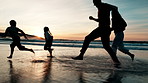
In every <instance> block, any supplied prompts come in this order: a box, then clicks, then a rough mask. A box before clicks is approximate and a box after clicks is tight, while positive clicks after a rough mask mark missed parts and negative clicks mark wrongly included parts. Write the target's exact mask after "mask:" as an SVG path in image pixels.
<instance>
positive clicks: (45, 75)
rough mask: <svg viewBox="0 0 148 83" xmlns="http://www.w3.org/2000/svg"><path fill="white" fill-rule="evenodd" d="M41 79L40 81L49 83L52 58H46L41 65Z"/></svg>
mask: <svg viewBox="0 0 148 83" xmlns="http://www.w3.org/2000/svg"><path fill="white" fill-rule="evenodd" d="M43 70H44V71H43V81H42V83H50V82H51V79H52V76H51V71H52V58H48V59H47V62H46V63H45V64H44V66H43Z"/></svg>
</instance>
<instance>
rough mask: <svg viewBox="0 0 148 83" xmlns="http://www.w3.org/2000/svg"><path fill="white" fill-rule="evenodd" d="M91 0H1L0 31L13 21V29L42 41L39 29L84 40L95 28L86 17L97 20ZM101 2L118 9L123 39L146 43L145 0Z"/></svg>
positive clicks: (146, 7)
mask: <svg viewBox="0 0 148 83" xmlns="http://www.w3.org/2000/svg"><path fill="white" fill-rule="evenodd" d="M92 1H93V0H73V1H71V0H30V1H29V0H4V1H2V2H1V3H0V5H1V7H0V12H1V15H0V19H3V20H0V30H1V31H4V30H5V29H6V27H8V26H9V21H10V20H12V19H13V20H16V22H17V27H19V28H20V29H22V30H23V31H24V32H25V33H26V34H30V35H36V36H38V37H42V38H44V31H43V28H44V27H45V26H47V27H49V29H50V30H51V33H52V34H53V36H54V38H55V39H71V40H84V38H85V36H86V35H88V34H89V33H90V32H91V31H92V30H94V29H95V28H96V27H97V25H98V23H96V22H94V21H90V20H89V19H88V17H89V16H90V15H91V16H94V17H97V9H96V8H95V7H94V5H93V3H92ZM102 1H103V2H106V3H109V4H113V5H116V6H118V8H119V11H120V13H121V15H122V16H123V18H124V19H125V20H126V21H127V24H128V27H127V29H126V33H125V40H131V41H132V40H143V41H148V37H147V36H146V35H148V34H147V32H148V29H147V27H148V24H147V21H148V20H147V18H148V15H147V13H148V11H146V9H148V5H147V3H148V1H147V0H143V1H140V0H139V1H138V0H136V1H135V2H133V1H129V0H102ZM32 3H33V4H32ZM26 4H27V6H26ZM139 32H140V33H139ZM113 35H114V34H113ZM112 39H113V37H111V40H112Z"/></svg>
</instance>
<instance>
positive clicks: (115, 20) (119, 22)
mask: <svg viewBox="0 0 148 83" xmlns="http://www.w3.org/2000/svg"><path fill="white" fill-rule="evenodd" d="M126 26H127V23H126V22H125V20H124V19H123V18H122V16H121V15H120V13H119V12H118V9H117V10H113V11H112V29H113V30H114V33H115V38H114V40H113V44H112V49H113V51H114V52H115V53H117V49H119V50H120V51H121V52H123V53H125V54H128V55H129V56H130V57H131V59H132V61H133V60H134V56H135V55H134V54H132V53H130V52H129V50H128V49H127V48H125V47H124V44H123V39H124V32H123V31H124V30H125V28H126Z"/></svg>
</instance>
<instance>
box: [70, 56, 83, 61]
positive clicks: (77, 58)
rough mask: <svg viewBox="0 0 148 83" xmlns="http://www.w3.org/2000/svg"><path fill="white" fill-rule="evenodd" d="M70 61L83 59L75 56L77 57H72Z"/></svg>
mask: <svg viewBox="0 0 148 83" xmlns="http://www.w3.org/2000/svg"><path fill="white" fill-rule="evenodd" d="M72 59H74V60H83V57H81V56H77V57H72Z"/></svg>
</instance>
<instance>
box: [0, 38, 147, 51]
mask: <svg viewBox="0 0 148 83" xmlns="http://www.w3.org/2000/svg"><path fill="white" fill-rule="evenodd" d="M11 42H12V40H11V39H0V44H9V43H11ZM21 43H22V44H24V45H39V46H44V44H45V40H22V41H21ZM82 45H83V41H78V40H54V41H53V46H58V47H78V48H81V47H82ZM110 45H112V41H111V42H110ZM124 46H125V47H126V48H127V49H129V50H148V41H124ZM89 48H103V46H102V42H101V41H92V42H91V43H90V45H89Z"/></svg>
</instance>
